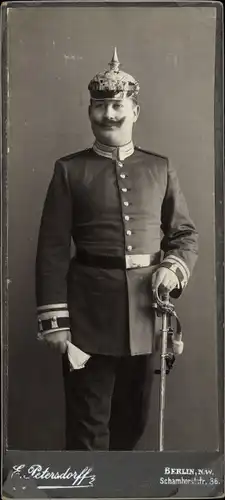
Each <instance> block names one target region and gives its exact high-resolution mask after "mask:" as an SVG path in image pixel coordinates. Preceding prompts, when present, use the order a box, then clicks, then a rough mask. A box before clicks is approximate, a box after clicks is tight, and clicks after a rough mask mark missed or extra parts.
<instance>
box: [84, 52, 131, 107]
mask: <svg viewBox="0 0 225 500" xmlns="http://www.w3.org/2000/svg"><path fill="white" fill-rule="evenodd" d="M109 67H110V69H107V70H105V71H103V72H100V73H97V74H96V75H95V76H94V77H93V78H92V80H91V81H90V83H89V85H88V90H89V92H90V96H91V98H92V99H95V100H100V99H116V100H120V99H123V98H124V97H133V98H137V95H138V92H139V89H140V87H139V83H138V82H137V81H136V80H135V78H133V76H131V75H129V74H128V73H125V72H124V71H121V70H120V69H119V67H120V62H119V60H118V56H117V50H116V47H115V48H114V52H113V57H112V60H111V62H110V63H109Z"/></svg>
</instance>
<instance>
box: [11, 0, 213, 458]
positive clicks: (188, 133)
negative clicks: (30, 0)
mask: <svg viewBox="0 0 225 500" xmlns="http://www.w3.org/2000/svg"><path fill="white" fill-rule="evenodd" d="M215 33H216V10H215V9H214V8H211V7H193V6H192V7H190V6H187V7H182V8H180V7H171V8H170V7H147V6H142V7H140V6H136V7H134V6H132V7H128V6H127V7H125V6H121V7H120V6H114V7H112V6H111V7H110V6H100V7H94V6H92V7H90V6H89V7H85V5H83V6H79V7H76V6H67V7H66V6H52V7H47V6H46V7H34V6H32V7H28V8H12V9H9V15H8V62H9V75H8V78H9V101H8V188H9V191H8V198H9V280H10V282H9V283H10V284H9V368H8V370H9V393H8V398H9V399H8V400H9V402H8V424H9V427H8V447H9V448H13V449H28V450H29V449H34V450H35V449H36V450H38V449H53V450H54V449H62V448H63V446H64V394H63V385H62V375H61V359H60V354H59V353H57V352H55V351H52V350H51V349H49V348H47V347H46V346H45V345H42V344H41V343H39V342H38V341H37V340H36V335H37V323H36V309H35V282H34V269H35V256H36V245H37V236H38V229H39V223H40V217H41V212H42V207H43V202H44V198H45V194H46V191H47V187H48V183H49V181H50V178H51V176H52V172H53V168H54V162H55V160H56V159H57V158H58V157H60V156H63V155H66V154H69V153H72V152H74V151H77V150H80V149H83V148H86V147H89V146H90V145H91V144H92V142H93V136H92V133H91V129H90V125H89V121H88V111H87V108H88V103H89V93H88V90H87V85H88V83H89V81H90V79H91V78H92V77H93V75H94V74H95V73H96V72H98V71H99V70H103V69H104V68H107V64H108V62H109V60H110V59H111V57H112V51H113V47H114V46H115V45H116V46H117V49H118V56H119V59H120V61H121V63H122V69H123V70H124V71H127V72H128V73H130V74H132V75H134V76H135V77H136V78H137V80H139V82H140V87H141V91H140V105H141V114H140V118H139V121H138V123H137V124H136V127H135V131H134V140H135V143H136V144H137V145H138V146H140V147H143V148H145V149H148V150H150V151H153V152H156V153H158V154H162V155H167V156H168V157H169V158H170V160H171V161H172V163H173V165H174V166H175V168H176V169H177V172H178V176H179V179H180V183H181V186H182V189H183V191H184V194H185V196H186V199H187V202H188V206H189V209H190V213H191V216H192V218H193V219H194V221H195V223H196V225H197V228H198V231H199V233H200V253H199V260H198V263H197V265H196V267H195V271H194V274H193V276H192V278H191V280H190V283H189V286H188V288H187V289H186V291H185V292H184V294H183V296H182V298H180V299H179V300H178V301H177V302H176V308H177V312H178V313H179V315H180V318H181V320H182V324H183V332H184V341H185V347H184V353H183V355H182V356H181V357H180V358H177V361H176V364H175V367H174V368H173V370H172V372H171V373H170V375H169V377H168V378H167V396H166V397H167V403H166V425H165V448H166V449H168V450H210V451H212V450H215V449H217V446H218V416H217V401H218V397H217V378H216V377H217V360H216V350H217V345H216V344H217V336H216V300H215V245H214V239H215V234H214V233H215V227H214V223H215V208H214V206H215V205H214V204H215V197H214V70H215ZM158 382H159V378H158V376H156V380H155V385H154V390H153V395H152V406H151V408H152V411H151V415H150V419H149V426H148V429H147V430H146V433H145V436H144V437H143V439H142V442H141V443H140V449H156V447H157V426H158V424H157V422H158Z"/></svg>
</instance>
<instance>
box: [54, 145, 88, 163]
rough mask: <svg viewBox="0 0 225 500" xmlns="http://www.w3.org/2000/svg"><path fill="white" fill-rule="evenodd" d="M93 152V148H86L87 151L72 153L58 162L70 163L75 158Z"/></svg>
mask: <svg viewBox="0 0 225 500" xmlns="http://www.w3.org/2000/svg"><path fill="white" fill-rule="evenodd" d="M91 150H92V148H91V147H90V148H86V149H81V150H79V151H75V153H70V154H68V155H66V156H61V158H58V159H57V161H69V160H72V159H73V158H76V157H77V156H82V155H84V154H86V153H89V152H90V151H91Z"/></svg>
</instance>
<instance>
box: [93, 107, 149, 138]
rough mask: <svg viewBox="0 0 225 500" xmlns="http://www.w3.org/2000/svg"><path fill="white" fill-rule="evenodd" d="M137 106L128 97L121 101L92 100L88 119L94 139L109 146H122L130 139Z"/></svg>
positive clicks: (137, 110)
mask: <svg viewBox="0 0 225 500" xmlns="http://www.w3.org/2000/svg"><path fill="white" fill-rule="evenodd" d="M138 115H139V106H138V105H136V104H135V103H134V102H133V100H132V99H131V98H129V97H125V98H124V99H123V100H113V99H102V100H96V101H95V100H92V101H91V104H90V106H89V118H90V121H91V127H92V131H93V134H94V136H95V137H96V139H97V140H98V141H100V142H102V143H103V144H108V145H110V146H122V145H124V144H127V143H128V142H129V141H130V140H131V139H132V129H133V124H134V123H135V122H136V121H137V118H138Z"/></svg>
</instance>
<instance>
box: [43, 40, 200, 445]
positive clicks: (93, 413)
mask: <svg viewBox="0 0 225 500" xmlns="http://www.w3.org/2000/svg"><path fill="white" fill-rule="evenodd" d="M109 66H110V68H109V70H106V71H104V72H103V73H98V74H97V75H96V76H95V77H94V78H93V79H92V80H91V82H90V83H89V86H88V89H89V91H90V105H89V118H90V122H91V126H92V131H93V134H94V136H95V142H94V144H93V147H91V148H88V149H86V150H84V151H79V152H77V153H74V154H70V155H69V156H66V157H64V158H61V159H59V160H58V161H56V164H55V170H54V174H53V177H52V180H51V183H50V185H49V188H48V192H47V196H46V200H45V204H44V209H43V214H42V220H41V226H40V233H39V241H38V250H37V260H36V295H37V306H38V322H39V335H40V336H41V338H42V339H44V340H45V341H46V342H47V343H48V344H49V345H53V346H55V347H58V348H59V349H60V351H61V352H62V353H63V374H64V386H65V400H66V448H67V449H71V450H109V449H110V450H119V449H120V450H131V449H134V447H135V445H136V443H137V442H138V440H139V438H140V437H141V435H142V433H143V431H144V429H145V426H146V422H147V416H148V411H149V401H150V393H151V386H152V379H153V372H154V362H153V361H154V352H155V332H156V330H157V329H158V327H159V325H157V324H156V323H157V318H156V317H155V314H154V311H153V309H152V307H151V302H152V291H153V290H155V289H159V291H161V292H163V291H164V292H165V291H169V292H170V294H171V296H172V297H175V298H177V297H179V296H180V294H181V293H182V291H183V290H184V288H185V287H186V285H187V283H188V280H189V277H190V274H191V273H192V270H193V267H194V264H195V261H196V258H197V232H196V229H195V226H194V224H193V222H192V220H191V218H190V216H189V213H188V209H187V206H186V202H185V199H184V196H183V194H182V192H181V189H180V186H179V182H178V179H177V175H176V172H175V171H174V170H173V168H172V166H171V165H170V162H169V161H168V159H167V158H165V157H163V156H160V155H156V154H154V153H151V152H149V151H144V150H142V149H140V148H138V147H134V145H133V142H132V131H133V125H134V123H135V122H136V121H137V119H138V116H139V105H138V101H137V98H138V93H139V84H138V82H137V81H136V80H135V79H134V78H133V77H132V76H130V75H129V74H127V73H124V72H123V71H121V70H120V63H119V61H118V57H117V53H116V49H115V51H114V54H113V58H112V61H111V63H110V64H109ZM71 239H72V240H73V242H74V244H75V255H74V256H73V257H71ZM68 342H71V343H72V344H73V346H76V347H77V348H78V349H79V350H80V351H78V352H82V353H86V354H88V355H89V359H88V361H87V362H86V364H84V366H83V367H82V368H80V367H79V369H74V370H71V369H70V363H69V360H68V356H67V354H68V353H67V346H68Z"/></svg>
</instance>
